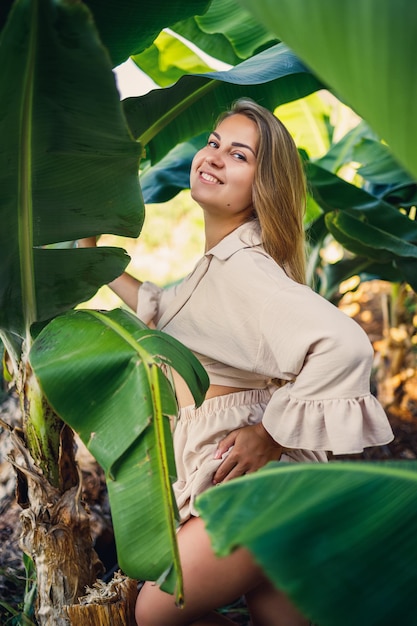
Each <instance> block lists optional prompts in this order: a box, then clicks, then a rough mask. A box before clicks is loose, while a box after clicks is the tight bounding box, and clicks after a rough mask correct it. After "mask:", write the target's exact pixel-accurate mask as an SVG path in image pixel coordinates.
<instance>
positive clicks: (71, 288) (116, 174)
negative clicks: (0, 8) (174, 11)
mask: <svg viewBox="0 0 417 626" xmlns="http://www.w3.org/2000/svg"><path fill="white" fill-rule="evenodd" d="M0 64H1V67H2V76H1V80H0V133H1V137H2V144H1V148H0V187H1V189H2V194H1V198H0V220H1V224H2V228H1V233H0V247H1V250H2V263H1V265H0V330H1V331H2V333H3V334H4V333H6V334H8V335H9V336H12V335H13V336H21V337H24V336H25V335H26V336H27V335H28V329H29V327H30V325H31V324H32V323H33V322H35V321H39V320H46V319H49V318H51V317H53V316H54V315H56V314H58V313H60V312H62V311H64V310H66V309H68V308H69V307H72V306H74V305H76V304H78V303H79V302H81V301H84V300H86V299H88V298H89V297H91V296H92V295H93V294H94V293H95V292H96V291H97V288H98V287H99V286H100V285H102V284H103V283H106V282H109V281H110V280H112V279H114V278H115V277H116V276H117V275H119V274H120V273H121V272H122V270H123V269H124V267H125V266H126V265H127V262H128V260H129V259H128V256H127V255H126V254H125V253H124V251H122V250H117V249H111V248H106V249H102V250H76V249H71V248H69V249H60V250H53V249H50V248H47V247H45V246H47V245H49V244H53V243H58V242H67V241H71V240H74V239H78V238H80V237H83V236H89V235H96V234H100V233H102V232H109V233H110V232H111V233H114V234H116V233H117V234H119V235H124V236H131V237H133V236H137V235H138V234H139V232H140V228H141V224H142V221H143V201H142V196H141V193H140V187H139V181H138V174H137V170H138V163H139V157H140V154H141V146H140V145H139V144H138V143H137V142H135V141H134V140H133V139H132V137H131V135H130V133H129V129H128V128H127V125H126V122H125V119H124V116H123V112H122V109H121V105H120V102H119V97H118V92H117V89H116V86H115V82H114V77H113V74H112V71H111V66H110V63H109V61H108V59H107V56H106V55H104V54H103V48H102V44H101V42H100V41H99V39H98V36H97V34H96V31H95V29H94V26H93V23H92V20H91V15H90V12H89V11H88V10H87V9H86V7H85V6H84V5H83V4H82V3H69V2H66V1H63V0H61V1H53V0H37V1H33V2H30V1H29V0H16V2H15V3H14V5H13V8H12V10H11V11H10V13H9V19H8V22H7V25H6V26H5V27H4V29H3V31H2V33H1V39H0ZM86 252H87V254H86ZM8 343H9V344H10V342H8Z"/></svg>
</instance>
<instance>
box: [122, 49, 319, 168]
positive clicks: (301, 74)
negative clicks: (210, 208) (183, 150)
mask: <svg viewBox="0 0 417 626" xmlns="http://www.w3.org/2000/svg"><path fill="white" fill-rule="evenodd" d="M321 87H322V84H321V83H320V82H319V81H318V80H317V78H315V77H314V76H313V74H311V73H310V71H309V70H308V69H307V68H306V67H305V66H304V65H303V64H302V63H300V61H299V59H298V58H297V57H296V56H295V55H294V54H293V53H292V52H291V51H290V50H289V49H288V48H287V46H285V45H283V44H277V45H276V46H273V47H271V48H269V49H267V50H265V51H264V52H261V53H260V54H257V55H256V56H254V57H252V58H250V59H248V60H246V61H243V62H242V63H240V64H239V65H238V66H236V67H234V68H232V69H231V70H229V71H225V72H211V73H208V74H202V75H190V76H183V77H182V78H180V80H179V81H178V82H177V83H176V84H175V85H173V86H172V87H168V88H166V89H163V90H162V89H156V90H153V91H151V92H149V93H148V94H145V95H144V96H139V97H137V98H127V99H125V100H124V101H123V105H124V111H125V114H126V118H127V121H128V124H129V127H130V129H131V131H132V134H133V136H134V137H136V138H137V139H138V140H139V141H140V142H141V143H142V144H143V145H146V146H147V149H148V156H149V159H150V160H151V162H152V163H155V162H157V161H159V160H160V159H161V158H162V157H163V156H165V154H167V153H168V152H169V151H170V150H171V149H172V148H173V147H175V146H176V145H177V144H178V143H182V142H184V141H187V140H188V139H190V138H192V137H195V136H196V135H199V134H201V133H202V132H204V131H208V130H211V128H212V125H213V124H214V123H215V119H216V117H217V116H218V115H219V113H220V112H221V111H223V110H224V109H225V108H226V107H228V106H229V105H230V104H231V103H232V101H233V100H235V99H236V98H238V97H240V96H247V97H251V98H253V99H255V100H257V101H258V102H259V103H260V104H262V105H264V106H265V107H267V108H270V109H274V108H275V107H276V106H278V105H279V104H282V103H284V102H289V101H291V100H295V99H297V98H301V97H303V96H305V95H307V94H309V93H312V92H313V91H317V90H318V89H320V88H321Z"/></svg>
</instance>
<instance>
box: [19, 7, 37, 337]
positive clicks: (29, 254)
mask: <svg viewBox="0 0 417 626" xmlns="http://www.w3.org/2000/svg"><path fill="white" fill-rule="evenodd" d="M31 8H32V10H31V15H30V32H29V45H28V55H27V62H26V68H25V73H24V78H23V93H22V105H21V111H20V137H19V178H18V198H19V201H18V214H19V219H18V233H19V235H18V236H19V257H20V281H21V287H22V307H23V319H24V324H25V334H26V342H27V348H29V344H30V326H31V324H32V323H33V322H34V321H35V320H36V313H37V306H36V289H35V271H34V260H33V196H32V191H33V189H32V185H33V180H32V129H33V94H34V83H35V60H36V44H37V38H38V15H39V11H38V1H37V0H35V1H34V2H32V4H31Z"/></svg>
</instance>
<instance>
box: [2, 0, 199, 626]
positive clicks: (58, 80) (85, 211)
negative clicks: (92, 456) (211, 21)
mask: <svg viewBox="0 0 417 626" xmlns="http://www.w3.org/2000/svg"><path fill="white" fill-rule="evenodd" d="M5 4H6V6H5V5H4V4H3V5H2V14H1V19H2V23H1V26H2V27H3V28H2V31H1V39H0V58H1V63H2V67H3V73H2V80H1V83H0V89H1V95H2V98H1V102H2V103H1V105H0V108H1V115H0V120H1V122H0V124H1V133H2V138H3V142H2V150H1V156H0V158H1V174H0V177H1V181H2V182H1V187H2V190H3V191H2V200H1V218H2V231H1V232H2V234H1V246H2V250H3V252H4V254H3V256H2V264H1V268H0V302H1V306H0V329H1V337H2V341H3V343H4V346H5V348H6V357H5V364H6V370H7V376H8V377H9V378H12V379H13V380H14V383H15V385H16V388H17V391H18V393H19V396H20V399H21V406H22V413H23V431H22V434H18V433H17V431H15V432H14V433H13V437H14V441H15V448H16V452H15V455H14V457H13V458H12V463H13V465H14V467H15V469H16V472H17V475H18V501H19V503H20V504H21V505H22V507H23V508H24V511H23V513H22V522H23V531H22V539H21V541H22V545H23V549H24V551H25V552H26V553H28V554H29V555H30V556H31V557H32V558H33V561H34V563H35V567H36V573H37V589H38V602H37V618H38V621H39V622H40V623H42V624H53V625H54V626H56V625H59V624H64V623H68V620H67V618H66V617H65V614H64V613H63V606H64V605H66V604H71V603H72V602H74V601H77V598H78V597H79V596H80V595H82V594H83V593H84V590H85V587H86V585H91V584H92V583H93V582H94V581H95V579H96V576H97V571H98V564H97V558H95V556H94V551H93V546H92V541H91V533H90V526H89V516H88V514H87V511H86V510H85V508H84V506H83V504H82V502H81V485H80V482H79V475H78V470H77V467H76V464H75V462H74V446H73V436H72V431H71V430H70V429H69V428H68V427H67V426H65V424H64V423H63V422H62V420H61V418H60V417H58V415H57V414H56V413H55V412H54V411H53V409H52V408H51V407H50V405H49V404H48V403H47V401H46V399H45V397H44V393H43V391H42V389H41V388H40V386H39V383H38V380H37V378H36V377H35V375H34V374H33V371H32V368H31V364H30V361H29V358H28V355H29V352H30V348H31V345H32V343H33V335H32V330H33V328H36V330H35V334H36V332H39V330H40V328H41V327H42V326H43V325H44V324H45V323H46V322H47V321H48V320H49V319H51V318H53V317H55V316H56V315H57V314H60V313H62V312H63V311H66V310H68V309H70V308H72V307H74V306H75V305H77V304H78V303H79V302H81V301H83V300H86V299H87V298H88V297H90V296H91V295H92V294H94V293H95V291H96V290H97V288H98V287H99V286H100V285H101V284H103V283H106V282H108V281H109V280H112V279H113V278H115V277H116V276H117V275H119V274H120V273H121V271H123V269H124V268H125V267H126V264H127V261H128V257H127V255H126V254H125V253H124V252H123V251H122V250H118V249H110V248H109V249H103V248H100V249H97V250H77V249H74V248H73V246H72V245H71V242H72V241H73V240H75V239H77V238H79V237H83V236H86V235H95V234H100V233H101V232H103V231H107V232H112V233H117V234H119V235H125V236H137V235H138V234H139V232H140V228H141V224H142V221H143V202H142V198H141V193H140V187H139V182H138V176H137V172H138V165H139V158H140V155H141V152H142V147H141V146H140V144H139V143H137V142H136V141H135V140H134V139H132V136H131V134H130V132H129V129H128V127H127V124H126V121H125V118H124V116H123V112H122V109H121V105H120V101H119V96H118V92H117V89H116V85H115V80H114V77H113V74H112V63H111V61H110V59H109V53H110V56H111V57H112V58H113V59H115V60H116V62H117V61H118V60H120V59H121V58H125V57H126V55H128V54H129V53H130V52H133V51H139V50H141V49H142V48H143V47H144V46H146V45H148V43H149V42H150V41H152V39H153V38H154V37H155V35H156V34H157V33H158V32H159V30H160V29H161V27H162V26H165V25H167V24H169V22H170V20H176V19H178V14H179V12H181V14H182V15H184V14H186V15H187V14H188V15H192V14H194V13H195V12H198V11H203V10H204V9H205V8H206V6H207V2H198V1H196V2H191V3H190V2H188V3H185V4H184V3H182V4H181V6H180V7H179V6H177V5H175V6H174V7H173V5H172V3H168V2H161V3H159V5H158V6H156V5H155V11H154V12H147V14H146V18H144V17H143V12H142V11H141V9H140V7H139V10H138V6H137V3H136V2H125V3H124V8H125V12H123V11H119V7H118V8H117V9H116V8H114V6H113V7H109V6H108V5H106V6H103V3H94V2H91V3H90V6H92V8H93V9H94V19H95V23H94V21H93V19H92V15H91V12H90V10H89V9H88V8H87V6H86V5H85V4H83V3H73V2H67V1H66V0H62V1H54V0H16V2H14V3H5ZM162 7H164V8H163V10H162ZM161 16H163V20H164V21H161ZM138 17H140V23H141V25H142V27H141V28H138V27H137V23H138ZM6 18H7V20H6ZM133 18H136V19H133ZM95 24H96V25H98V26H99V30H100V36H101V38H102V40H105V42H106V48H104V47H103V44H102V41H101V39H100V36H99V35H98V32H97V30H96V26H95ZM133 25H134V26H133ZM132 27H133V31H132ZM57 244H59V245H57ZM104 319H106V322H107V324H105V325H104V326H107V327H109V326H111V323H110V321H109V318H106V317H105V318H104ZM129 324H130V318H129V316H128V314H127V313H124V312H121V314H120V315H119V316H118V317H117V318H116V321H114V320H113V329H115V328H116V327H117V331H116V332H118V333H119V335H120V336H123V337H124V339H125V342H126V343H129V341H130V345H131V346H136V350H137V352H139V353H140V354H141V355H142V357H144V358H145V359H146V365H145V367H146V368H147V371H148V370H152V369H153V365H154V363H153V362H152V358H153V356H152V355H151V354H148V353H147V352H146V350H145V348H142V349H141V348H140V347H139V348H138V347H137V345H136V343H137V342H135V340H134V338H132V337H131V336H130V335H128V331H127V330H126V328H125V327H126V326H129ZM123 325H124V326H123ZM136 328H137V326H136ZM129 337H130V339H129ZM40 341H41V340H40ZM86 341H88V339H87V338H86ZM145 343H146V342H145ZM168 343H169V345H168V346H167V347H166V346H165V344H166V341H165V339H164V338H159V341H158V340H156V346H157V349H158V351H157V357H156V358H157V360H158V359H159V361H160V360H161V359H164V358H167V359H168V360H169V359H170V355H172V354H174V358H178V355H177V354H176V353H175V347H174V346H173V345H172V341H169V340H168ZM86 345H88V344H86ZM169 346H170V347H169ZM164 355H167V356H164ZM136 359H137V360H138V359H139V360H140V357H138V356H136ZM184 359H185V355H184V351H183V350H182V348H180V358H179V361H180V362H181V363H180V364H179V365H178V367H179V368H180V369H181V368H182V367H185V363H187V362H188V361H187V360H184ZM187 359H190V363H191V365H190V367H191V370H190V371H191V377H190V375H189V373H187V372H185V374H186V378H187V379H188V380H189V382H190V385H191V388H192V391H193V392H194V396H195V399H196V402H200V401H201V399H202V397H203V395H204V393H203V392H204V386H205V384H206V378H205V374H204V372H203V371H202V368H201V367H200V366H199V364H198V362H196V361H195V359H194V358H192V357H191V355H187ZM73 363H74V365H75V367H76V368H77V367H79V366H80V363H78V365H77V364H76V363H75V362H73ZM193 365H194V367H195V369H193ZM174 366H175V364H174ZM139 384H142V388H141V390H140V392H139V396H140V397H141V396H143V395H144V396H147V394H148V393H149V390H150V387H151V385H154V384H155V380H153V379H152V380H150V379H149V380H143V377H142V379H141V381H140V382H139ZM160 384H161V385H163V384H164V383H163V382H162V383H160ZM96 391H97V393H98V394H99V395H100V394H101V393H102V392H101V391H99V388H98V387H97V390H96ZM157 391H158V389H156V390H155V393H156V395H155V397H154V401H153V403H152V402H150V403H149V402H148V404H147V405H146V404H145V403H144V404H143V406H144V407H145V406H147V407H148V408H149V406H151V409H150V410H149V413H148V416H147V418H148V419H151V418H152V416H153V413H155V412H156V413H157V415H158V419H156V420H155V421H157V422H158V428H159V431H160V432H159V436H162V435H163V432H164V428H165V427H164V426H163V423H164V422H165V421H166V418H162V415H161V414H162V413H163V414H164V415H166V414H167V412H168V413H169V414H171V413H173V412H174V413H175V411H173V396H172V394H173V392H172V390H171V395H169V393H168V392H167V389H166V387H163V389H162V391H161V392H160V393H159V394H158V393H157ZM119 412H120V413H123V410H120V409H119ZM151 421H152V419H151ZM146 426H147V424H142V426H141V427H139V428H138V429H137V430H136V437H137V438H140V433H141V430H142V431H143V430H145V428H146ZM19 432H20V431H19ZM143 439H144V438H142V441H143ZM156 441H158V442H159V443H160V440H159V439H156ZM160 448H161V450H164V449H165V447H164V446H163V445H160ZM125 450H126V448H125V449H123V450H122V451H121V455H122V456H123V452H125ZM160 457H162V455H160ZM163 458H165V457H163ZM114 460H117V459H114ZM152 462H154V458H152ZM112 469H113V470H114V468H112ZM164 471H165V472H167V471H169V468H168V467H167V468H164ZM158 476H159V477H161V476H162V471H160V472H159V474H158ZM161 480H162V479H161ZM166 491H167V490H165V492H164V495H163V496H162V497H163V498H167V497H169V491H168V495H167V493H166ZM171 526H172V522H171ZM164 530H165V531H166V529H164ZM171 544H172V539H171V541H170V545H171ZM164 549H165V550H166V546H165V547H163V548H161V550H164ZM171 549H172V548H171ZM160 567H161V565H160ZM166 567H167V566H164V568H165V569H166ZM160 573H162V572H160ZM179 593H181V592H180V590H179Z"/></svg>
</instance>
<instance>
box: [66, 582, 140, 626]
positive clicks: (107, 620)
mask: <svg viewBox="0 0 417 626" xmlns="http://www.w3.org/2000/svg"><path fill="white" fill-rule="evenodd" d="M136 597H137V583H136V581H134V580H132V579H131V578H127V577H125V576H123V575H122V574H120V573H116V574H115V575H114V577H113V579H112V580H111V581H110V582H109V583H107V584H105V583H102V582H101V581H97V582H96V583H95V584H94V586H93V588H92V589H88V594H87V595H86V596H84V597H83V598H80V604H72V605H71V606H67V607H65V610H66V612H67V614H68V617H69V620H70V624H71V626H134V625H135V623H136V622H135V602H136Z"/></svg>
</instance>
